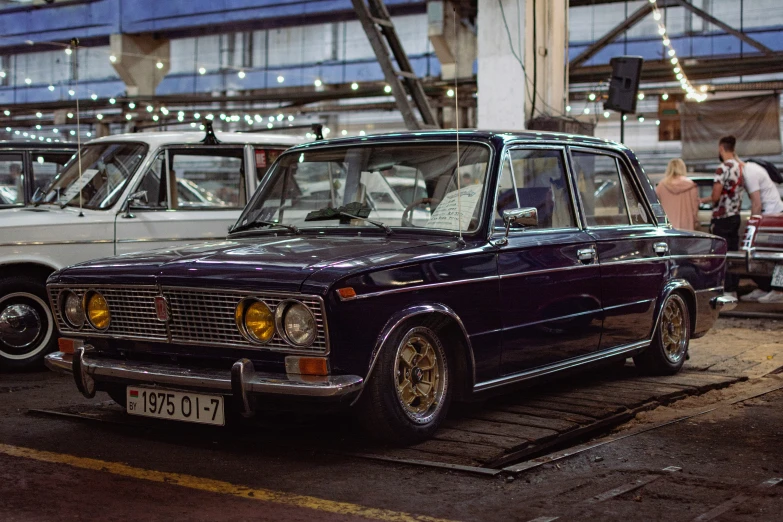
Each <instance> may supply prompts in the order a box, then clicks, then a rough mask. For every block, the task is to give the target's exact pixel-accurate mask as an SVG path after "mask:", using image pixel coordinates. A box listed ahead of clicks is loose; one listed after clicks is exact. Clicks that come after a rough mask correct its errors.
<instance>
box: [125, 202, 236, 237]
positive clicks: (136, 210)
mask: <svg viewBox="0 0 783 522" xmlns="http://www.w3.org/2000/svg"><path fill="white" fill-rule="evenodd" d="M133 211H134V212H138V209H136V208H134V209H133ZM225 238H226V236H213V237H207V236H201V237H151V238H142V239H118V240H117V243H152V242H156V241H165V242H172V241H213V240H215V239H221V240H223V239H225Z"/></svg>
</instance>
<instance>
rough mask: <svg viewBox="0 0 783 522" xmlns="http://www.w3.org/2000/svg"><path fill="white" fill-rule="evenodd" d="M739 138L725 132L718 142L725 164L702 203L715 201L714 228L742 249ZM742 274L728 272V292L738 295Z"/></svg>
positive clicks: (712, 224)
mask: <svg viewBox="0 0 783 522" xmlns="http://www.w3.org/2000/svg"><path fill="white" fill-rule="evenodd" d="M736 144H737V138H735V137H734V136H724V137H723V138H721V139H720V141H719V142H718V155H719V156H720V161H721V165H720V167H718V170H717V171H716V172H715V182H714V183H713V184H712V195H710V196H708V197H706V198H702V199H701V202H702V203H712V205H713V207H712V208H713V210H712V223H711V225H710V232H712V233H713V234H715V235H716V236H720V237H722V238H723V239H725V240H726V242H727V243H728V249H729V250H739V227H740V206H741V203H742V191H743V190H744V189H743V179H742V171H743V167H742V162H740V160H739V158H737V155H736V154H734V146H735V145H736ZM738 283H739V281H738V278H737V276H735V275H734V274H726V283H725V285H724V292H726V293H727V294H730V295H732V296H733V297H737V286H738Z"/></svg>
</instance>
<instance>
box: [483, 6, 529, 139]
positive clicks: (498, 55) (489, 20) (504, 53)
mask: <svg viewBox="0 0 783 522" xmlns="http://www.w3.org/2000/svg"><path fill="white" fill-rule="evenodd" d="M530 1H531V0H519V2H517V1H516V0H478V23H477V24H478V122H477V126H478V128H480V129H496V130H520V129H524V128H525V121H526V117H525V102H526V99H525V97H526V94H525V92H526V89H527V85H526V83H525V74H524V72H523V70H522V64H521V63H520V61H521V60H524V56H525V34H524V31H525V7H526V6H525V4H526V3H529V2H530ZM540 1H541V2H542V3H543V0H540ZM501 4H502V11H501ZM504 14H505V21H504V16H503V15H504ZM509 40H510V41H509Z"/></svg>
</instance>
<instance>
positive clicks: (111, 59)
mask: <svg viewBox="0 0 783 522" xmlns="http://www.w3.org/2000/svg"><path fill="white" fill-rule="evenodd" d="M109 61H110V62H111V63H117V57H116V56H114V55H113V54H110V55H109Z"/></svg>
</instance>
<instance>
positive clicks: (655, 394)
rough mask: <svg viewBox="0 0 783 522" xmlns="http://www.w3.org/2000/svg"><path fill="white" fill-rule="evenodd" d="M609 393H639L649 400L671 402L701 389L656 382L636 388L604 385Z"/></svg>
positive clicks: (604, 388)
mask: <svg viewBox="0 0 783 522" xmlns="http://www.w3.org/2000/svg"><path fill="white" fill-rule="evenodd" d="M602 390H605V391H606V392H607V393H618V394H624V393H629V392H630V393H639V394H643V395H645V396H647V397H648V398H649V400H657V401H659V402H670V401H671V400H673V399H682V398H684V397H687V396H689V395H695V394H697V393H699V390H698V389H697V388H694V387H688V388H679V387H676V386H663V385H656V384H651V383H650V384H647V385H646V387H645V388H643V389H639V388H637V389H634V388H629V387H625V386H614V385H607V386H606V387H603V388H602Z"/></svg>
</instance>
